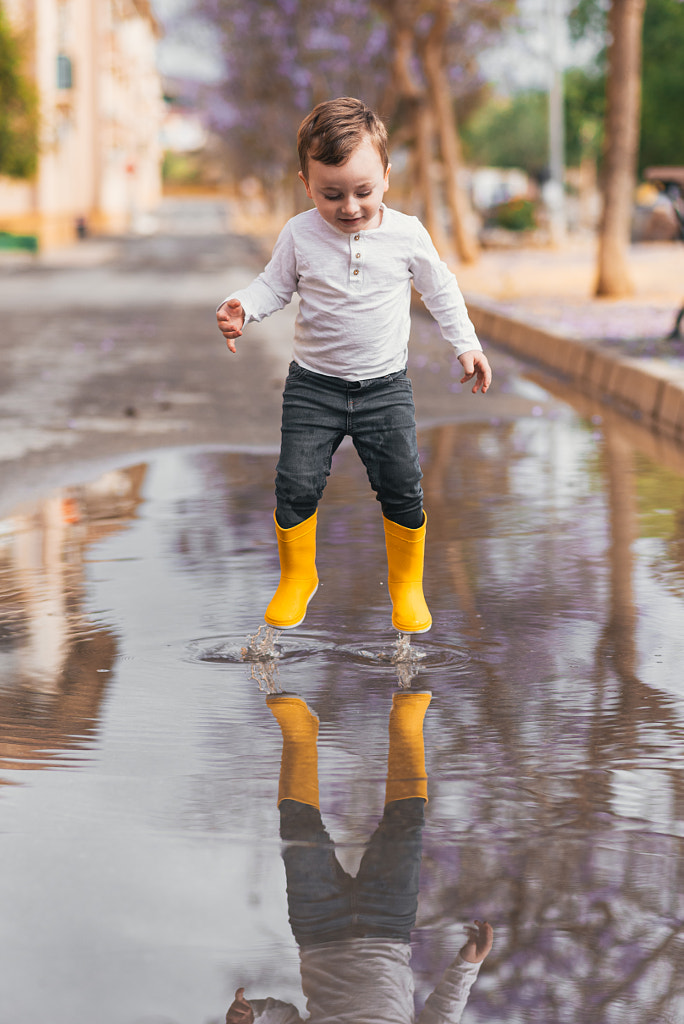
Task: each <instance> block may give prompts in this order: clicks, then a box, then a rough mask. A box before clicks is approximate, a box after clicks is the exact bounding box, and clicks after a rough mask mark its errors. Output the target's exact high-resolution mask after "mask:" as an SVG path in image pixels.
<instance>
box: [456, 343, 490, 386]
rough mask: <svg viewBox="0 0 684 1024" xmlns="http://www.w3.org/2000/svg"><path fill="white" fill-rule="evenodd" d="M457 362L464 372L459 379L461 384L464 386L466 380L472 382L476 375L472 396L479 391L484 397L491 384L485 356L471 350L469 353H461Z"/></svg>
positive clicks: (476, 350) (475, 350) (488, 366)
mask: <svg viewBox="0 0 684 1024" xmlns="http://www.w3.org/2000/svg"><path fill="white" fill-rule="evenodd" d="M458 360H459V362H460V364H461V366H462V367H463V369H464V370H465V373H464V374H463V376H462V377H461V384H465V382H466V381H467V380H472V379H473V377H474V376H475V375H477V380H476V381H475V383H474V384H473V394H475V392H476V391H478V390H479V391H481V392H482V394H483V395H484V393H485V392H486V391H487V390H488V388H489V385H490V384H491V383H492V369H491V367H490V365H489V362H488V360H487V356H486V355H485V354H484V352H480V351H479V350H478V349H472V350H471V351H470V352H462V353H461V355H460V356H459V357H458Z"/></svg>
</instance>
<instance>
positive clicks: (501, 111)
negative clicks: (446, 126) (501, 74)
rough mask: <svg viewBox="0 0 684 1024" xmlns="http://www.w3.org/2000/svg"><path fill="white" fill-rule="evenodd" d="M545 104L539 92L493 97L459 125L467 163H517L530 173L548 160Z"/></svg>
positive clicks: (543, 167) (516, 164)
mask: <svg viewBox="0 0 684 1024" xmlns="http://www.w3.org/2000/svg"><path fill="white" fill-rule="evenodd" d="M547 122H548V106H547V98H546V94H545V93H543V92H539V91H537V90H535V91H529V92H520V93H517V94H516V95H515V96H511V97H507V98H502V97H494V98H492V99H491V100H489V102H488V103H486V104H485V105H484V106H482V107H481V108H480V109H479V110H477V111H476V112H475V113H474V114H473V116H472V117H471V118H469V119H468V121H467V122H466V123H465V124H464V125H463V129H462V136H463V146H464V151H465V154H466V157H467V159H468V161H469V162H470V163H474V164H479V165H480V166H485V167H520V168H522V169H523V170H525V171H528V172H529V173H530V174H532V175H540V174H542V173H543V172H544V169H545V167H546V166H547V163H548V139H547Z"/></svg>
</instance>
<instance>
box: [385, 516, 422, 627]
mask: <svg viewBox="0 0 684 1024" xmlns="http://www.w3.org/2000/svg"><path fill="white" fill-rule="evenodd" d="M383 522H384V524H385V545H386V547H387V565H388V569H389V573H388V576H387V583H388V586H389V593H390V597H391V599H392V625H393V626H394V628H395V629H397V630H399V632H400V633H426V632H427V631H428V629H429V628H430V626H431V625H432V616H431V615H430V611H429V609H428V606H427V604H426V603H425V597H424V595H423V561H424V557H425V529H426V525H427V516H426V515H425V513H424V512H423V525H422V526H419V527H418V529H417V530H409V528H408V527H407V526H399V524H398V523H393V522H392V521H391V520H390V519H385V517H384V516H383Z"/></svg>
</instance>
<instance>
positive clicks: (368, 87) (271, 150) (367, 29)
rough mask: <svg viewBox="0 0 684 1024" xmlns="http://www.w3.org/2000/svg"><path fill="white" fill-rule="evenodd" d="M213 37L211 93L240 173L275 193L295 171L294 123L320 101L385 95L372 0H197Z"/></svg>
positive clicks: (213, 114)
mask: <svg viewBox="0 0 684 1024" xmlns="http://www.w3.org/2000/svg"><path fill="white" fill-rule="evenodd" d="M197 13H200V14H201V15H202V16H203V18H204V19H205V20H207V21H208V22H209V24H210V25H211V26H212V27H213V30H214V31H215V32H216V33H217V34H218V36H219V43H220V49H221V52H222V54H223V56H224V60H225V69H226V70H225V78H224V80H223V81H222V82H221V83H220V84H219V85H218V86H217V87H215V88H213V89H211V90H210V93H209V95H208V98H207V102H208V106H209V115H210V119H211V122H212V127H213V128H214V129H215V130H216V131H217V132H218V133H219V134H220V135H221V136H222V137H223V138H224V139H225V140H226V142H227V143H228V153H229V159H230V164H231V170H232V172H233V174H234V175H235V177H236V178H238V179H239V178H244V177H248V176H251V175H253V176H256V177H257V178H259V179H260V180H261V181H262V183H263V184H264V185H265V186H266V188H267V192H268V191H269V190H270V191H271V193H272V192H273V189H274V187H277V186H278V185H279V184H280V183H281V182H282V181H283V179H284V178H285V177H292V175H293V172H294V171H295V169H296V166H297V164H296V159H297V151H296V145H295V139H296V133H297V127H298V125H299V123H300V121H301V120H302V118H303V117H304V115H305V114H306V113H307V112H308V111H309V110H310V109H311V108H312V107H313V106H314V105H315V104H316V103H318V102H320V101H321V100H324V99H329V98H331V97H333V96H344V95H354V96H358V97H359V98H360V99H363V100H364V101H365V102H367V103H369V104H370V105H371V106H374V107H376V106H377V105H378V104H379V102H380V99H381V97H382V96H383V95H385V94H386V91H387V81H388V64H387V30H386V27H385V25H384V23H383V21H382V19H381V17H380V15H379V13H378V12H377V11H376V10H375V9H374V8H372V7H371V5H370V3H369V2H368V0H329V2H327V3H325V4H321V3H318V2H317V0H199V2H198V4H197V6H196V7H194V8H193V14H194V15H196V14H197Z"/></svg>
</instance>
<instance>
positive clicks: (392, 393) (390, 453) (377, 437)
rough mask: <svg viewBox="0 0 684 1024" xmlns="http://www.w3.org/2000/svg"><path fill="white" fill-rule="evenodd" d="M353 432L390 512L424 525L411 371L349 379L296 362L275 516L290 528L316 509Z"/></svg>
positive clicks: (287, 393) (288, 387) (288, 390)
mask: <svg viewBox="0 0 684 1024" xmlns="http://www.w3.org/2000/svg"><path fill="white" fill-rule="evenodd" d="M347 434H348V435H349V436H350V437H351V439H352V442H353V444H354V447H355V448H356V450H357V452H358V453H359V455H360V457H361V460H362V462H363V464H364V466H365V467H366V472H367V473H368V479H369V481H370V485H371V487H372V488H373V490H374V491H375V494H376V497H377V500H378V501H379V502H380V503H381V505H382V512H383V515H384V516H385V517H386V518H387V519H391V520H392V521H393V522H395V523H399V524H400V525H401V526H406V527H408V528H409V529H417V528H418V527H419V526H421V525H422V523H423V490H422V488H421V486H420V481H421V478H422V475H423V474H422V472H421V469H420V462H419V460H418V442H417V440H416V414H415V407H414V404H413V390H412V387H411V381H410V380H409V378H408V377H407V376H406V370H405V369H404V370H400V371H399V372H398V373H391V374H388V376H386V377H374V378H372V379H371V380H360V381H346V380H342V379H341V378H339V377H326V376H325V375H324V374H320V373H313V372H312V371H311V370H305V369H304V368H303V367H302V366H299V364H298V363H295V362H292V363H290V371H289V374H288V377H287V380H286V382H285V390H284V392H283V419H282V427H281V435H282V439H281V446H280V458H279V460H278V466H277V470H276V505H277V507H276V519H277V521H278V525H279V526H281V527H282V528H283V529H284V530H288V529H290V528H291V527H293V526H297V525H298V524H299V523H302V522H304V520H305V519H308V518H309V517H310V516H312V515H313V514H314V512H315V511H316V508H317V506H318V502H319V501H320V498H321V495H322V494H323V489H324V488H325V485H326V482H327V478H328V476H329V475H330V466H331V463H332V457H333V455H334V454H335V452H336V451H337V449H338V447H339V445H340V443H341V441H342V438H343V437H345V436H346V435H347Z"/></svg>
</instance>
